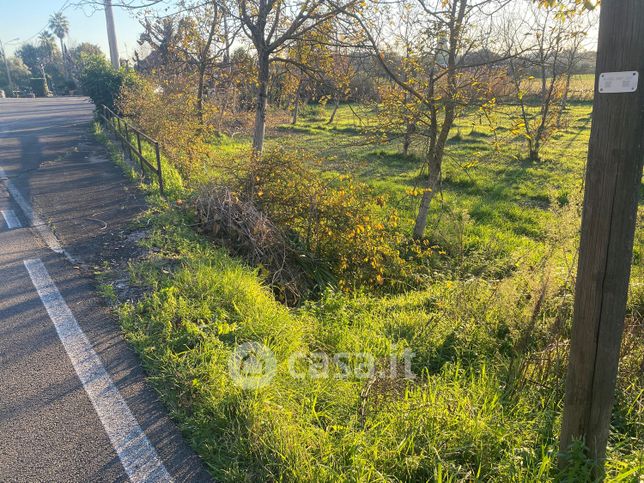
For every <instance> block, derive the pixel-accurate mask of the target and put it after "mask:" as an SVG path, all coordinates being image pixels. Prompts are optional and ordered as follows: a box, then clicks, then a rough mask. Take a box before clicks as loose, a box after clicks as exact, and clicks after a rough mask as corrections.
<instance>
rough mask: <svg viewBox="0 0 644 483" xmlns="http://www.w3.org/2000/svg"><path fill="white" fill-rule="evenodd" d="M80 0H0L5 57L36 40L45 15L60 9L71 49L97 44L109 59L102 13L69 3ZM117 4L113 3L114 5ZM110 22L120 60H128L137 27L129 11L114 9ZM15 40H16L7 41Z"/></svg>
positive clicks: (138, 32) (136, 33)
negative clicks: (67, 24) (22, 45)
mask: <svg viewBox="0 0 644 483" xmlns="http://www.w3.org/2000/svg"><path fill="white" fill-rule="evenodd" d="M77 3H80V0H0V40H1V41H2V43H3V44H5V50H6V52H7V55H12V54H13V53H14V51H15V50H16V49H17V48H19V47H20V45H21V44H22V43H24V42H29V41H32V42H33V41H37V37H38V34H39V33H40V32H42V31H43V30H45V28H46V26H47V22H48V21H49V16H50V15H51V14H53V13H55V12H57V11H59V10H60V9H61V8H62V9H63V13H64V15H65V16H66V17H67V19H68V20H69V38H68V39H66V40H65V43H66V44H67V45H68V46H71V47H73V46H74V45H77V44H79V43H82V42H91V43H93V44H97V45H99V46H100V47H101V49H102V50H103V51H104V52H105V54H106V55H108V56H109V46H108V43H107V31H106V27H105V12H104V11H103V9H99V10H95V7H93V6H85V7H84V8H78V7H74V6H73V5H72V4H77ZM114 3H117V2H114ZM113 10H114V23H115V26H116V37H117V40H118V46H119V55H120V57H121V58H126V57H128V58H129V57H131V56H132V55H134V50H135V49H137V48H138V45H137V43H136V41H137V39H138V37H139V34H140V32H141V31H142V28H141V25H140V24H139V22H138V20H136V18H135V17H134V15H133V13H132V12H131V11H127V10H125V9H123V8H119V7H114V8H113ZM16 37H18V38H19V39H20V40H19V41H14V42H9V41H11V40H12V39H15V38H16Z"/></svg>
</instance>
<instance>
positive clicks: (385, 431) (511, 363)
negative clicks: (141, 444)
mask: <svg viewBox="0 0 644 483" xmlns="http://www.w3.org/2000/svg"><path fill="white" fill-rule="evenodd" d="M590 110H591V106H590V104H576V105H573V106H571V109H570V116H569V117H570V119H569V122H568V126H567V127H566V128H565V129H563V130H562V131H561V132H560V133H559V134H557V135H556V136H555V138H553V139H552V140H551V142H550V143H549V144H548V145H547V146H546V148H545V150H544V153H543V161H542V162H539V163H531V162H528V161H526V160H525V157H524V155H525V147H524V146H523V143H522V141H521V139H520V138H518V137H516V136H515V135H513V134H512V133H511V132H510V130H509V127H508V123H507V121H506V116H505V115H504V114H503V113H501V115H500V121H499V127H498V129H496V133H495V132H493V131H492V130H491V129H490V127H489V126H487V125H485V124H484V123H482V122H480V120H479V118H478V116H476V115H472V116H469V117H467V118H465V119H462V120H461V121H460V122H459V123H458V126H457V128H455V129H454V131H453V133H452V139H451V140H450V142H449V148H448V154H447V158H446V162H445V169H444V173H443V174H444V182H443V186H442V190H441V193H440V195H439V196H438V197H437V199H436V203H435V204H434V206H433V210H432V213H431V220H430V223H429V226H430V227H431V228H430V231H429V234H428V236H429V237H430V239H431V240H432V243H434V244H436V246H437V247H439V248H438V249H437V250H436V251H435V256H436V257H438V258H439V259H440V260H439V261H438V262H439V263H437V264H436V265H435V267H436V273H435V274H434V275H433V276H432V277H431V278H430V279H428V280H427V283H425V284H422V285H420V286H418V287H416V288H415V289H414V290H410V291H407V292H406V293H403V294H397V295H373V294H370V293H349V294H347V293H342V292H339V291H336V290H332V289H330V290H328V291H327V292H325V293H324V294H323V295H322V297H321V298H320V299H319V300H311V301H309V302H307V303H305V304H304V305H303V306H301V307H299V308H297V309H289V308H286V307H285V306H283V305H282V304H280V303H278V302H277V301H276V300H275V299H274V297H273V295H272V293H271V291H270V290H269V288H268V287H267V286H266V284H265V282H264V281H263V279H262V277H261V270H259V269H257V268H256V267H249V266H247V265H246V264H244V263H243V262H241V261H239V260H237V259H235V258H232V257H231V256H230V255H229V254H228V253H227V252H226V251H225V250H223V249H221V248H218V247H216V246H214V245H213V244H212V243H211V242H210V241H208V240H207V239H206V238H204V237H203V236H201V235H199V234H198V233H196V232H195V230H194V224H195V223H194V220H193V218H192V216H191V215H190V212H189V211H186V210H185V209H184V208H183V204H182V203H180V206H177V205H176V204H175V203H172V204H171V205H170V206H169V207H168V205H167V204H166V203H165V202H163V201H162V200H161V199H159V198H158V197H157V196H156V195H154V194H151V195H150V202H151V203H152V208H151V210H152V211H151V216H147V217H145V219H144V220H141V226H142V227H145V228H146V229H147V230H148V236H147V237H146V238H145V239H144V240H143V242H142V243H143V244H144V245H145V246H146V247H148V248H149V249H150V251H149V255H148V256H147V257H146V258H145V259H143V260H139V261H137V262H135V263H133V264H132V265H131V266H130V268H129V274H130V278H131V282H132V284H133V285H135V286H138V287H142V288H144V289H145V290H146V295H145V296H143V297H142V298H140V299H138V300H135V301H118V300H116V299H115V298H114V297H113V293H114V292H113V290H112V289H111V285H110V282H109V281H110V276H108V277H107V278H106V279H105V292H106V294H107V295H111V296H112V297H113V299H114V303H115V306H116V310H117V311H118V313H119V314H120V317H121V321H122V324H123V327H124V330H125V332H126V334H127V336H128V338H129V340H130V341H131V342H132V344H133V345H134V347H135V348H136V349H137V350H138V352H139V354H140V355H141V357H142V360H143V362H144V364H145V367H146V370H147V371H148V373H149V375H150V377H151V380H152V382H153V384H154V385H155V387H156V388H157V390H158V391H159V394H160V396H161V398H162V399H163V401H164V402H165V403H166V405H167V406H168V407H169V408H170V410H171V412H172V415H173V417H174V418H175V419H176V420H177V421H178V423H179V424H180V426H181V428H182V430H183V432H184V434H185V436H186V437H187V439H188V441H190V443H191V444H192V445H193V447H194V448H195V449H196V450H197V452H198V453H199V454H200V455H201V456H202V457H203V458H204V461H205V462H206V464H207V465H208V467H209V468H210V469H211V471H212V473H213V476H214V477H215V478H216V479H217V480H221V481H441V482H442V481H555V480H556V481H584V480H585V479H586V478H587V477H588V474H589V471H590V467H589V466H588V462H586V461H585V460H584V459H583V458H582V457H581V453H580V452H575V451H573V452H572V453H571V454H570V455H568V457H570V458H572V459H573V460H574V461H575V464H574V465H572V466H571V468H572V469H571V472H570V473H568V474H562V473H559V472H558V470H557V467H556V464H555V463H556V455H557V435H558V430H559V424H560V416H561V415H560V412H561V403H562V396H563V377H564V373H565V365H566V350H567V340H568V335H569V329H570V320H571V310H572V289H573V286H574V269H575V264H576V262H575V251H576V245H577V230H578V227H579V219H580V203H581V198H582V189H583V169H584V162H585V157H586V149H587V143H588V136H589V127H590ZM329 113H330V112H329V110H320V109H317V108H315V109H308V110H306V111H305V112H304V115H303V116H302V118H301V121H300V122H299V123H298V125H296V126H290V125H283V126H276V127H274V128H273V129H272V130H271V132H270V133H269V139H270V141H269V148H270V147H271V146H281V147H286V148H287V149H291V150H306V151H308V152H312V153H314V154H315V155H318V156H322V157H324V158H325V159H326V160H325V161H324V163H323V164H322V165H321V169H322V171H323V172H324V174H323V175H324V176H331V177H332V176H335V175H337V174H340V173H350V174H352V175H355V176H356V177H358V178H359V179H360V180H362V181H364V182H366V183H368V184H369V185H370V186H371V189H372V190H373V193H374V194H385V195H387V197H388V199H389V202H390V203H392V204H395V205H396V206H398V208H399V210H400V212H401V213H402V220H401V224H405V223H407V224H408V223H411V221H412V219H413V216H414V213H415V208H416V205H417V197H416V196H414V194H413V190H414V188H415V186H417V184H418V173H419V169H420V167H421V160H420V149H419V147H416V148H415V149H414V153H412V154H411V155H409V156H402V155H401V154H399V151H400V146H399V145H398V144H396V143H392V144H386V145H374V144H372V143H370V142H369V136H368V135H366V134H365V133H364V129H365V127H367V126H368V125H369V124H370V123H371V122H372V119H373V115H374V114H373V112H371V110H370V109H369V108H367V107H359V106H351V107H350V106H342V107H341V109H340V111H339V112H338V114H337V116H336V120H335V122H334V123H333V124H331V125H329V124H327V119H328V116H329ZM248 146H249V140H248V139H245V138H243V137H242V138H236V139H235V140H234V141H233V140H229V139H228V140H225V141H222V142H221V144H220V145H218V146H216V147H215V148H214V149H215V152H216V156H217V159H218V160H219V161H226V160H233V159H235V158H236V157H239V156H243V155H245V154H246V153H247V152H248ZM177 186H178V187H177V188H176V190H175V192H174V195H173V197H174V199H178V198H182V199H183V198H186V197H189V196H190V193H189V190H186V189H185V188H181V187H180V185H179V184H177ZM643 194H644V193H643ZM152 214H153V215H152ZM643 218H644V206H642V205H640V213H639V221H640V223H639V228H638V232H637V237H636V250H635V252H636V253H635V258H634V265H633V279H632V283H631V296H630V299H629V312H628V319H627V331H626V336H625V339H626V342H625V345H624V350H623V355H622V363H621V368H620V377H619V383H618V390H617V399H616V406H615V410H614V417H613V427H612V433H611V440H610V445H609V450H608V455H609V458H608V462H607V470H608V476H609V480H612V481H634V482H635V481H638V479H639V478H640V477H641V475H642V472H643V469H644V466H643V463H644V453H643V451H642V447H641V440H642V437H643V436H644V433H643V432H642V425H643V420H642V416H643V414H644V409H643V398H642V394H643V390H642V375H641V367H642V366H641V364H642V357H643V352H642V346H641V337H642V313H643V312H644V286H643V282H644V269H643V263H642V252H643V250H644V235H643V231H644V230H643V229H642V223H641V221H642V219H643ZM410 229H411V226H410ZM112 277H115V278H116V277H120V275H118V274H112ZM249 341H253V342H261V343H262V344H264V345H265V346H266V347H268V348H270V350H271V351H272V352H273V353H274V355H275V358H276V370H275V375H274V377H273V378H272V380H271V382H270V384H268V385H266V386H264V387H261V388H255V389H253V390H244V389H243V388H240V387H239V386H238V385H236V384H235V383H234V381H233V380H231V377H230V374H229V362H230V360H231V359H230V358H231V354H233V352H234V350H235V347H236V345H237V344H240V343H243V342H249ZM638 341H639V342H638ZM406 349H407V350H411V351H413V353H414V357H413V359H412V360H411V369H412V370H413V372H414V374H415V375H416V378H415V379H413V380H408V379H405V378H403V377H402V376H400V375H397V376H396V377H384V376H383V375H382V374H384V372H385V371H384V370H383V371H380V370H378V371H376V372H375V373H374V374H373V375H371V376H370V377H369V378H367V379H366V380H365V379H362V378H360V377H357V376H356V375H355V374H354V376H353V377H344V374H343V373H342V371H341V369H342V366H341V365H340V364H331V365H330V367H329V372H328V373H326V376H320V377H302V378H294V377H293V376H292V374H291V372H292V367H291V366H290V365H289V357H290V356H291V355H292V354H294V353H296V354H302V357H303V360H309V361H311V360H315V358H316V357H318V356H317V355H316V354H319V353H324V354H330V355H333V354H338V353H342V354H346V353H351V354H354V355H355V354H364V353H368V354H371V355H372V356H373V357H374V360H375V363H376V367H377V368H379V369H382V368H391V365H390V359H389V358H390V356H391V354H395V355H398V356H402V355H403V354H404V353H405V350H406ZM318 362H319V361H318ZM356 364H357V361H356V360H355V356H354V358H353V359H351V361H350V363H349V366H350V367H354V366H355V365H356ZM396 367H397V366H396ZM397 374H399V373H398V372H397Z"/></svg>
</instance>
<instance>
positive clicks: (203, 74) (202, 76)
mask: <svg viewBox="0 0 644 483" xmlns="http://www.w3.org/2000/svg"><path fill="white" fill-rule="evenodd" d="M205 79H206V69H205V65H202V66H201V67H200V68H199V85H198V87H197V118H198V119H199V125H200V126H201V125H203V98H204V90H205V86H204V84H205Z"/></svg>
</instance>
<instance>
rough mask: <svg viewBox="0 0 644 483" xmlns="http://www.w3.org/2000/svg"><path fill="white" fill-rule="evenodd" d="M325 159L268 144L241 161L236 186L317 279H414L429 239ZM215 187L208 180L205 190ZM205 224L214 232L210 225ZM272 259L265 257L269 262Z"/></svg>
mask: <svg viewBox="0 0 644 483" xmlns="http://www.w3.org/2000/svg"><path fill="white" fill-rule="evenodd" d="M320 163H321V161H320V160H319V159H314V158H311V157H309V156H307V155H305V154H303V153H301V152H297V151H293V150H290V151H286V150H283V149H274V150H269V151H268V152H266V153H265V154H264V156H263V157H262V159H261V161H257V160H254V161H253V160H251V161H250V162H249V163H248V164H246V165H242V166H240V167H239V175H238V177H237V180H236V181H233V183H236V184H237V185H236V186H235V187H234V188H233V191H234V192H235V193H236V194H237V196H239V198H240V199H241V200H242V202H243V203H252V204H253V205H254V206H256V207H257V209H258V210H259V211H260V212H262V213H264V214H265V215H266V216H267V217H268V219H270V221H271V222H272V223H273V224H274V225H275V226H276V227H277V229H278V231H279V232H280V233H281V234H282V235H280V237H282V238H283V239H284V240H287V241H288V242H289V244H290V247H289V248H288V251H289V252H292V253H297V254H298V256H297V257H296V260H297V262H298V263H299V264H300V268H301V270H302V272H303V273H305V274H306V275H307V277H308V279H309V280H310V281H311V282H312V283H311V284H312V285H316V286H318V287H322V286H324V285H327V284H336V283H337V285H338V286H339V287H340V288H341V289H343V290H359V289H363V288H369V289H374V288H384V289H388V290H397V289H399V288H401V287H403V286H404V285H405V284H406V283H409V282H411V280H412V279H413V278H414V277H415V276H416V273H417V271H418V269H419V268H421V266H420V265H419V264H415V263H413V262H414V261H415V260H416V259H417V258H421V257H420V256H421V255H428V254H431V248H430V247H429V246H428V242H418V241H414V240H412V239H411V238H410V237H408V236H407V235H406V234H405V233H404V232H403V231H402V229H401V228H400V227H399V225H398V213H397V211H396V210H395V209H393V208H391V207H388V206H387V200H386V198H384V197H382V196H376V195H375V194H374V193H372V191H371V190H370V189H369V188H368V187H367V186H366V185H365V184H363V183H359V182H356V181H355V180H354V179H353V178H351V177H350V176H344V175H343V176H336V177H325V176H323V175H322V173H321V172H320V171H319V170H317V169H316V165H319V164H320ZM217 189H218V188H217V186H215V187H213V186H206V187H204V188H203V191H202V193H203V192H204V191H205V192H212V191H213V190H214V191H216V190H217ZM205 199H208V196H204V195H203V194H202V195H200V196H199V197H198V200H199V202H198V204H199V205H200V206H198V212H199V213H201V216H200V218H201V221H202V223H204V224H206V225H208V224H211V220H210V219H209V218H208V217H207V216H206V217H204V216H203V214H204V213H205V212H206V211H209V210H211V208H212V207H211V206H205V205H204V203H203V200H205ZM225 216H226V215H225V214H224V213H219V214H217V215H216V218H217V219H221V218H223V217H225ZM217 226H219V224H218V225H217ZM206 229H207V230H208V231H210V232H212V229H211V228H210V226H206ZM246 231H247V232H248V230H246ZM249 233H250V232H249ZM248 241H249V240H248V237H246V242H248ZM233 243H235V244H238V243H239V242H238V241H237V242H233ZM269 253H272V251H269ZM272 258H273V257H272V256H268V257H267V258H266V259H265V260H262V261H261V262H262V264H263V265H265V266H267V267H271V266H273V265H274V264H273V262H272Z"/></svg>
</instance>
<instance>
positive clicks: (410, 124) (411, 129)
mask: <svg viewBox="0 0 644 483" xmlns="http://www.w3.org/2000/svg"><path fill="white" fill-rule="evenodd" d="M406 124H407V127H406V128H405V137H404V138H403V154H404V155H405V156H407V155H408V154H409V148H410V147H411V140H412V135H413V134H414V133H415V132H416V122H415V121H412V120H407V122H406Z"/></svg>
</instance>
